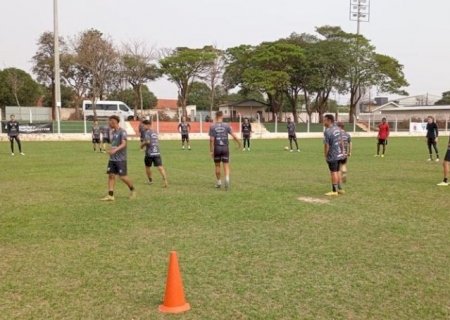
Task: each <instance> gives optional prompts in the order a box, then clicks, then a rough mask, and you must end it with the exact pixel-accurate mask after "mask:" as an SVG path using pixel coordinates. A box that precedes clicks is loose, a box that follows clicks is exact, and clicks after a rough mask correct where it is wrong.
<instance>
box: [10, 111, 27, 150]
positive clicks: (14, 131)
mask: <svg viewBox="0 0 450 320" xmlns="http://www.w3.org/2000/svg"><path fill="white" fill-rule="evenodd" d="M19 127H20V125H19V122H17V120H16V116H15V115H13V114H12V115H11V116H10V120H9V121H8V122H7V123H6V127H5V129H6V132H7V134H8V138H9V142H10V144H11V155H12V156H14V140H16V142H17V146H18V147H19V152H20V154H21V155H22V156H24V155H25V153H23V152H22V142H21V141H20V137H19V134H20V132H19Z"/></svg>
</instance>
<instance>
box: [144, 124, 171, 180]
mask: <svg viewBox="0 0 450 320" xmlns="http://www.w3.org/2000/svg"><path fill="white" fill-rule="evenodd" d="M143 124H144V126H145V137H144V141H143V142H142V143H141V149H143V148H145V159H144V163H145V172H146V174H147V178H148V183H149V184H152V183H153V179H152V171H151V167H152V165H154V166H155V167H156V168H158V170H159V173H160V174H161V177H162V178H163V182H164V183H163V187H164V188H167V187H168V186H169V184H168V182H167V175H166V171H165V170H164V167H163V164H162V159H161V150H160V147H159V138H158V133H156V132H155V131H153V130H152V122H151V121H150V120H145V121H144V122H143Z"/></svg>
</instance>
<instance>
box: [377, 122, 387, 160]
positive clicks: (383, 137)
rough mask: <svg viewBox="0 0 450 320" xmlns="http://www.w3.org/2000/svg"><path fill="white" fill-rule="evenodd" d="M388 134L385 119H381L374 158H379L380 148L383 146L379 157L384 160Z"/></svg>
mask: <svg viewBox="0 0 450 320" xmlns="http://www.w3.org/2000/svg"><path fill="white" fill-rule="evenodd" d="M389 133H390V129H389V124H388V123H387V122H386V118H383V119H381V123H380V124H379V125H378V143H377V154H376V155H375V157H379V156H380V146H383V153H382V154H381V157H382V158H384V155H385V153H386V146H387V144H388V138H389Z"/></svg>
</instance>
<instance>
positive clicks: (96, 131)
mask: <svg viewBox="0 0 450 320" xmlns="http://www.w3.org/2000/svg"><path fill="white" fill-rule="evenodd" d="M92 146H93V147H94V152H97V147H98V148H99V150H100V152H101V151H102V148H101V146H100V126H99V125H98V121H97V120H95V121H94V123H93V124H92Z"/></svg>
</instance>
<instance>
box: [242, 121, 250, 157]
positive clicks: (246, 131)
mask: <svg viewBox="0 0 450 320" xmlns="http://www.w3.org/2000/svg"><path fill="white" fill-rule="evenodd" d="M241 131H242V140H243V141H244V148H243V149H242V151H245V146H246V145H247V151H250V138H251V136H252V124H251V123H250V121H249V120H248V118H245V119H244V122H243V123H242V126H241Z"/></svg>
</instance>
